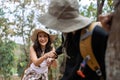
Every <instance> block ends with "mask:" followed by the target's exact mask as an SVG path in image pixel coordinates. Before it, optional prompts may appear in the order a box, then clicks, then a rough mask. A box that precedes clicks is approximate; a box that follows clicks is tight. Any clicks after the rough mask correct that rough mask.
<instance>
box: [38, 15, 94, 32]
mask: <svg viewBox="0 0 120 80" xmlns="http://www.w3.org/2000/svg"><path fill="white" fill-rule="evenodd" d="M38 20H39V22H40V23H42V24H43V25H45V26H47V27H48V28H51V29H54V30H57V31H61V32H72V31H75V30H78V29H82V28H84V27H86V26H87V25H89V24H90V23H91V22H92V20H91V19H89V18H87V17H84V16H81V15H79V16H78V17H77V18H74V19H65V20H63V19H57V18H56V17H54V16H52V15H50V14H48V13H46V14H44V15H43V16H41V17H39V19H38Z"/></svg>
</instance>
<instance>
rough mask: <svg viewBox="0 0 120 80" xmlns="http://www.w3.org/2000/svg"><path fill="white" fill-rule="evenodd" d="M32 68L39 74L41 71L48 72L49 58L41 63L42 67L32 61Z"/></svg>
mask: <svg viewBox="0 0 120 80" xmlns="http://www.w3.org/2000/svg"><path fill="white" fill-rule="evenodd" d="M30 68H32V69H33V70H35V71H36V72H37V73H38V74H40V73H45V72H47V73H48V66H47V60H44V61H43V62H42V63H41V64H40V67H38V66H35V65H34V63H32V64H31V65H30Z"/></svg>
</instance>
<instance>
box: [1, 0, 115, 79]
mask: <svg viewBox="0 0 120 80" xmlns="http://www.w3.org/2000/svg"><path fill="white" fill-rule="evenodd" d="M79 2H80V4H81V5H80V9H79V10H80V14H81V15H84V16H87V17H89V18H91V19H93V20H94V21H98V16H99V15H100V14H106V13H111V12H113V11H114V7H113V0H79ZM48 4H49V0H0V80H16V78H17V79H18V80H20V77H21V75H22V74H23V71H24V69H25V67H26V65H27V64H28V63H29V46H30V45H31V44H32V42H31V40H30V35H31V33H32V31H33V30H34V29H35V28H40V27H44V26H43V25H42V24H40V22H39V20H38V19H39V17H40V16H41V15H42V14H44V13H45V12H47V8H48ZM50 32H51V33H52V34H56V33H57V34H58V36H57V39H56V40H55V42H54V45H55V47H56V48H57V47H58V46H59V45H60V44H61V33H60V32H59V31H54V30H50ZM64 58H65V57H64V54H62V55H60V56H59V58H58V59H57V60H56V63H55V64H53V65H52V66H51V67H50V68H49V80H59V78H60V77H61V76H62V70H63V69H62V68H63V67H61V66H63V65H64V64H63V63H64Z"/></svg>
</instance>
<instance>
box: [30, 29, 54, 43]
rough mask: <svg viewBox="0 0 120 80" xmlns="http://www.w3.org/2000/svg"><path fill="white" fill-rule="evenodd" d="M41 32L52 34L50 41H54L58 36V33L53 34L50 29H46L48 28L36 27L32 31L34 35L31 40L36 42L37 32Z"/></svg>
mask: <svg viewBox="0 0 120 80" xmlns="http://www.w3.org/2000/svg"><path fill="white" fill-rule="evenodd" d="M40 32H44V33H46V34H48V35H49V36H50V41H51V42H53V41H54V40H55V38H56V35H53V34H50V32H49V30H48V29H46V28H40V29H35V30H34V31H33V33H32V36H31V40H32V41H33V42H35V40H36V39H37V34H38V33H40Z"/></svg>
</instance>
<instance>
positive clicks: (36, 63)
mask: <svg viewBox="0 0 120 80" xmlns="http://www.w3.org/2000/svg"><path fill="white" fill-rule="evenodd" d="M55 37H56V36H55V35H51V34H50V33H49V31H48V30H47V29H45V28H40V29H35V30H34V32H33V34H32V36H31V40H32V41H33V43H34V44H33V45H32V46H31V47H30V61H31V64H30V66H29V67H28V68H27V69H26V70H25V72H24V76H23V78H22V80H28V79H34V80H48V66H50V65H51V63H52V62H53V61H54V60H55V57H57V56H55V54H56V53H55V49H54V47H53V46H52V42H53V41H54V40H55Z"/></svg>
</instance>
